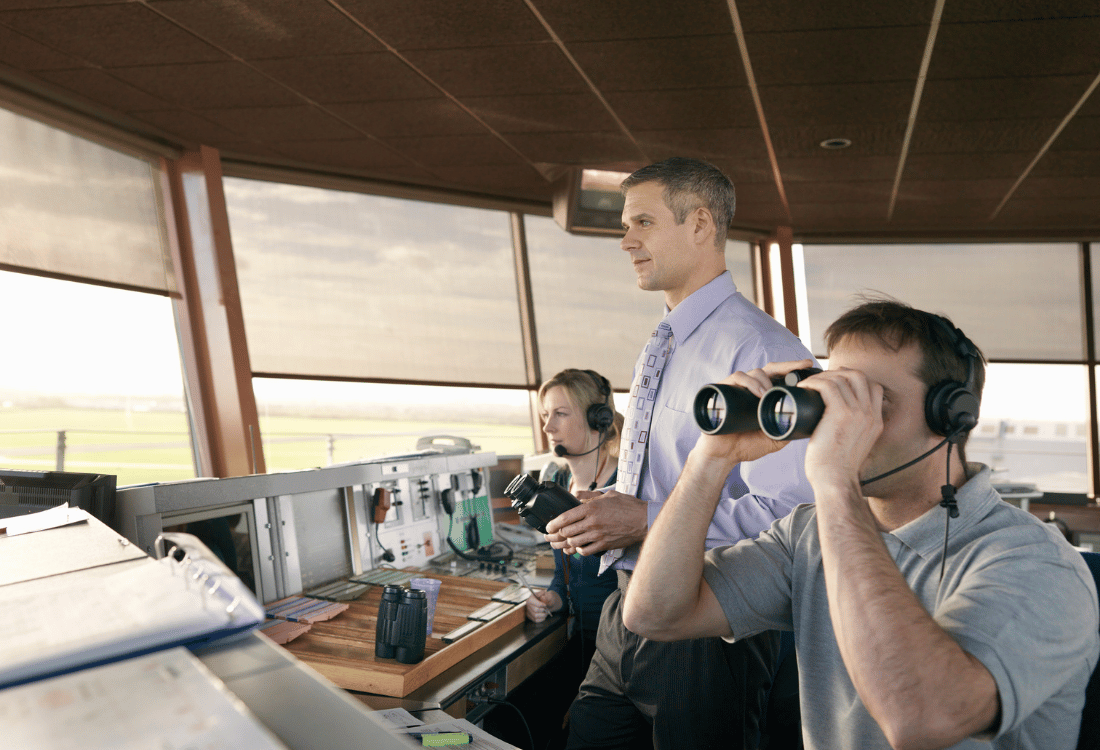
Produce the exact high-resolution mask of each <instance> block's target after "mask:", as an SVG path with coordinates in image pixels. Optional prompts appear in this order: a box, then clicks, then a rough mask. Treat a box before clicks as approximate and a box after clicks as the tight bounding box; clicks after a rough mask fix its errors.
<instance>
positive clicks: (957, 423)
mask: <svg viewBox="0 0 1100 750" xmlns="http://www.w3.org/2000/svg"><path fill="white" fill-rule="evenodd" d="M978 406H979V402H978V397H977V396H975V395H974V393H973V392H972V391H971V390H970V389H969V388H967V387H966V386H965V385H963V384H962V383H959V382H957V381H954V380H948V381H945V382H943V383H940V384H938V385H937V386H936V387H935V388H933V389H932V390H930V391H929V392H928V397H927V398H926V399H925V401H924V418H925V420H926V421H927V422H928V426H929V428H931V430H932V432H934V433H936V434H937V435H940V436H942V437H949V436H951V435H955V434H965V433H967V432H969V431H970V430H972V429H974V427H975V425H977V424H978Z"/></svg>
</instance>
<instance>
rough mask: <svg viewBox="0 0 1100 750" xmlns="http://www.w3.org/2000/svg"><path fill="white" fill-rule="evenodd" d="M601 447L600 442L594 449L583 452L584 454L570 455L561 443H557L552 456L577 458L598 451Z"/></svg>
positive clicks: (601, 442)
mask: <svg viewBox="0 0 1100 750" xmlns="http://www.w3.org/2000/svg"><path fill="white" fill-rule="evenodd" d="M601 445H603V441H602V440H601V441H600V442H599V444H598V445H597V446H596V447H595V448H593V449H592V450H590V451H585V452H584V453H570V452H569V451H568V450H566V448H565V446H564V445H562V444H561V443H558V444H557V445H555V446H554V455H555V456H558V457H562V456H573V457H574V458H575V457H577V456H587V455H588V454H589V453H592V451H598V450H599V449H600V446H601Z"/></svg>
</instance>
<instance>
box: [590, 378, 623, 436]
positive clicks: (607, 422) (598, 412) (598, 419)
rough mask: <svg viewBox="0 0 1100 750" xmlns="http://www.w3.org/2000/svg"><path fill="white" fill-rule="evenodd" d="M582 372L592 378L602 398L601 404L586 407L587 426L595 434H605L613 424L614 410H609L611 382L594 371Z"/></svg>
mask: <svg viewBox="0 0 1100 750" xmlns="http://www.w3.org/2000/svg"><path fill="white" fill-rule="evenodd" d="M582 372H585V373H587V374H588V377H590V378H592V381H593V382H594V383H595V384H596V387H597V388H599V389H600V395H601V396H603V401H602V402H598V403H595V404H592V405H591V406H589V407H588V412H587V414H586V416H587V417H588V426H589V427H591V428H592V429H593V430H595V431H596V432H600V433H603V432H607V431H608V430H609V429H611V425H613V424H615V410H614V409H612V408H611V382H610V381H608V379H607V378H605V377H604V376H603V375H600V374H599V373H598V372H596V371H595V370H582Z"/></svg>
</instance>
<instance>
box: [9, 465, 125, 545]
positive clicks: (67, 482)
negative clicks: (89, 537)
mask: <svg viewBox="0 0 1100 750" xmlns="http://www.w3.org/2000/svg"><path fill="white" fill-rule="evenodd" d="M117 482H118V477H116V476H115V475H114V474H82V473H79V472H71V471H18V470H15V469H0V517H3V518H7V517H10V516H18V515H23V514H26V513H36V512H38V511H40V510H45V509H46V508H53V507H55V506H58V505H63V504H64V503H68V504H69V507H71V508H83V509H84V510H86V511H88V512H89V513H91V514H92V515H93V516H95V517H96V518H98V519H99V520H100V521H103V523H105V524H107V525H108V526H110V527H111V528H114V529H116V530H117V526H116V524H115V486H116V484H117Z"/></svg>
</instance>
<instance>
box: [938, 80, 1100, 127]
mask: <svg viewBox="0 0 1100 750" xmlns="http://www.w3.org/2000/svg"><path fill="white" fill-rule="evenodd" d="M1092 79H1093V76H1029V77H1023V78H962V79H953V80H930V81H928V82H927V83H926V84H925V87H924V94H923V96H922V98H921V107H920V113H919V115H918V117H919V119H920V120H921V121H923V122H930V121H951V120H1009V119H1013V118H1017V117H1020V118H1028V117H1047V118H1049V117H1054V116H1057V115H1065V114H1068V113H1069V111H1070V109H1072V108H1073V106H1074V105H1075V104H1077V101H1078V100H1079V99H1080V98H1081V95H1082V94H1083V93H1084V92H1085V90H1086V89H1088V87H1089V84H1091V83H1092Z"/></svg>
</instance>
